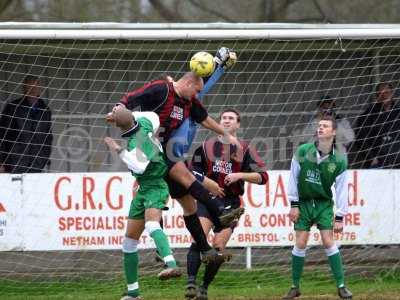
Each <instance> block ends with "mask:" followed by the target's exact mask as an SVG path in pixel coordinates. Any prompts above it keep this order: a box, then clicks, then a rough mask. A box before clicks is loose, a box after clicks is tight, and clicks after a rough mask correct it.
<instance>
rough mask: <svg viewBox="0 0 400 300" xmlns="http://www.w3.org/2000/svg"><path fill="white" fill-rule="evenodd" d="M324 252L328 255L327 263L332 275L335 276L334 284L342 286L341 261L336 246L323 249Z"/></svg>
mask: <svg viewBox="0 0 400 300" xmlns="http://www.w3.org/2000/svg"><path fill="white" fill-rule="evenodd" d="M325 253H326V255H327V256H328V260H329V265H330V267H331V270H332V274H333V277H334V278H335V281H336V286H337V287H338V288H339V287H343V286H344V272H343V263H342V257H341V256H340V252H339V249H338V247H337V246H336V245H335V246H333V247H331V248H329V249H325Z"/></svg>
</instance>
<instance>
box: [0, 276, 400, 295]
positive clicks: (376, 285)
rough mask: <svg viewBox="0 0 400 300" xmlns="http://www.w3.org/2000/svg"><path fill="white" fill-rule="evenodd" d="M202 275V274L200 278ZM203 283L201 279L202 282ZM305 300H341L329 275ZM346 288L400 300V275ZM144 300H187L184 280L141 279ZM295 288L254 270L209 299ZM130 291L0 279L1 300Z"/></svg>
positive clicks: (309, 282) (117, 284) (310, 283)
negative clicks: (185, 299) (185, 298)
mask: <svg viewBox="0 0 400 300" xmlns="http://www.w3.org/2000/svg"><path fill="white" fill-rule="evenodd" d="M200 276H201V275H200ZM199 278H201V277H199ZM302 283H303V284H302V294H303V296H302V297H301V298H300V299H338V297H337V296H336V288H335V284H334V282H333V280H332V279H331V277H330V274H325V273H321V272H319V273H318V272H309V271H307V272H306V273H305V276H304V277H303V280H302ZM347 286H348V287H349V288H350V289H351V291H352V292H353V294H354V299H363V300H365V299H371V300H378V299H385V300H392V299H397V300H399V299H400V272H398V271H393V272H385V273H380V274H374V275H373V276H371V274H369V275H368V276H366V275H360V274H353V275H351V276H348V277H347ZM140 287H141V292H142V296H143V298H144V299H145V300H159V299H160V300H161V299H184V296H183V295H184V288H185V279H184V278H181V279H178V280H172V281H164V282H161V281H159V280H157V279H156V277H155V276H154V275H145V276H142V278H141V280H140ZM289 287H290V274H289V273H287V272H285V273H282V272H280V271H277V270H271V269H259V270H252V271H243V270H239V271H238V270H222V271H221V272H220V273H219V274H218V275H217V278H216V280H215V281H214V282H213V284H212V285H211V287H210V290H209V299H210V300H211V299H218V300H228V299H229V300H234V299H235V300H239V299H242V300H244V299H246V300H248V299H252V300H270V299H280V298H281V297H282V296H283V295H284V294H285V293H286V292H287V290H288V289H289ZM124 289H125V283H124V279H123V277H121V276H117V277H114V278H112V279H110V280H104V279H102V280H85V279H82V278H79V279H76V280H73V281H71V280H69V281H68V282H62V281H46V282H31V281H28V282H27V281H26V280H24V279H21V278H20V279H9V280H4V279H3V280H1V279H0V299H5V300H17V299H34V300H42V299H74V300H81V299H82V300H83V299H85V300H87V299H104V300H108V299H110V300H111V299H113V300H114V299H119V298H120V296H121V294H122V292H123V291H124Z"/></svg>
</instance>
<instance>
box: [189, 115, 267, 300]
mask: <svg viewBox="0 0 400 300" xmlns="http://www.w3.org/2000/svg"><path fill="white" fill-rule="evenodd" d="M220 124H221V126H223V127H224V128H225V130H226V131H228V132H229V133H231V134H232V135H233V136H235V137H236V134H237V130H238V129H239V127H240V114H239V112H238V111H236V110H235V109H232V108H229V109H225V110H224V111H223V112H222V113H221V114H220ZM241 145H242V147H241V149H236V148H235V147H234V146H232V145H226V144H224V143H223V141H221V137H213V138H210V139H208V140H206V141H205V142H204V143H203V145H202V146H201V147H199V148H198V149H196V151H195V153H194V156H193V159H192V169H193V171H194V172H197V173H200V174H202V175H203V176H207V177H208V178H210V179H212V180H214V181H216V182H218V183H219V186H220V187H222V188H223V189H224V194H225V196H224V197H218V198H215V200H214V201H215V202H216V203H218V204H219V205H221V206H222V207H226V208H229V207H230V208H233V209H235V208H240V198H239V197H240V196H241V195H243V193H244V183H245V182H251V183H255V184H266V183H267V181H268V175H267V173H266V171H265V164H264V162H263V161H262V160H260V159H259V156H258V154H257V153H256V151H255V150H254V149H252V148H250V147H249V145H248V144H246V143H245V142H243V141H241ZM197 214H198V215H199V217H200V222H201V225H202V227H203V230H204V231H205V232H206V234H208V233H209V232H210V231H211V229H212V228H213V227H214V229H213V230H214V234H215V235H214V240H213V244H214V246H215V247H216V248H217V249H219V250H221V251H222V250H224V249H225V246H226V244H227V243H228V241H229V239H230V237H231V235H232V233H233V230H234V228H235V225H236V224H234V225H232V226H231V227H229V228H220V227H218V226H214V225H215V224H213V223H214V222H213V219H212V217H211V216H210V213H209V212H208V210H207V208H206V207H205V206H204V205H203V204H201V203H198V204H197ZM239 217H240V216H239ZM222 263H223V261H218V262H212V263H210V264H207V265H206V267H205V271H204V276H203V283H202V285H201V286H200V287H199V288H198V289H197V286H196V276H197V273H198V270H199V268H200V264H201V262H200V252H199V249H198V248H197V245H196V244H195V243H192V245H191V246H190V249H189V252H188V254H187V273H188V283H187V286H186V294H185V296H186V298H189V299H193V298H195V297H196V299H198V300H206V299H208V296H207V290H208V286H209V285H210V283H211V282H212V281H213V279H214V277H215V275H216V274H217V272H218V269H219V268H220V266H221V264H222Z"/></svg>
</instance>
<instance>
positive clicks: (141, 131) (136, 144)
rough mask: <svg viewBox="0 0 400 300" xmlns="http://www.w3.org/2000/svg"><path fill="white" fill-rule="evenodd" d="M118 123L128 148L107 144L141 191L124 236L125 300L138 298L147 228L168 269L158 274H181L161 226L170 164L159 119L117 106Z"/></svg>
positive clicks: (108, 140)
mask: <svg viewBox="0 0 400 300" xmlns="http://www.w3.org/2000/svg"><path fill="white" fill-rule="evenodd" d="M112 114H113V117H114V119H115V125H116V126H117V127H119V128H120V129H121V130H122V132H123V133H122V137H124V138H127V139H128V147H127V149H126V150H124V149H122V148H121V146H120V145H119V144H118V143H117V142H116V141H115V140H113V139H112V138H110V137H106V138H105V139H104V141H105V143H106V144H107V145H108V147H109V148H110V149H111V150H114V151H116V152H117V153H118V154H119V156H120V158H121V159H122V160H123V162H124V163H126V165H127V166H128V168H129V169H130V170H131V172H132V174H133V176H135V177H136V179H137V181H138V183H139V190H138V191H137V194H136V197H135V198H134V199H133V200H132V203H131V207H130V210H129V217H128V224H127V229H126V234H125V239H124V241H123V244H122V251H123V253H124V270H125V276H126V280H127V283H128V294H127V296H125V297H123V298H122V299H124V300H128V299H130V300H134V299H135V300H138V299H141V298H140V296H139V284H138V253H137V246H138V244H139V238H140V236H141V234H142V232H143V230H144V229H146V230H147V231H148V233H149V235H150V236H151V237H152V238H153V239H154V242H155V244H156V247H157V250H158V252H159V253H160V255H161V257H162V258H163V260H164V262H165V264H166V265H167V268H166V269H164V270H163V271H161V272H160V273H159V274H158V278H159V279H168V278H172V277H178V276H181V271H180V270H178V268H177V265H176V261H175V259H174V257H173V255H172V252H171V248H170V246H169V242H168V239H167V236H166V235H165V233H164V231H163V230H162V229H161V227H160V223H159V222H160V219H161V211H162V209H163V208H164V206H165V204H166V201H167V199H168V196H169V191H168V185H167V183H166V181H165V180H164V177H165V174H166V172H167V165H166V163H165V161H164V156H163V153H162V148H161V145H160V144H159V142H158V140H157V139H155V138H154V137H153V135H154V133H155V132H156V131H157V129H158V127H159V125H160V122H159V119H158V116H157V114H155V113H153V112H137V113H133V117H132V112H131V111H130V110H127V109H126V108H124V107H123V106H118V107H116V108H114V110H113V112H112Z"/></svg>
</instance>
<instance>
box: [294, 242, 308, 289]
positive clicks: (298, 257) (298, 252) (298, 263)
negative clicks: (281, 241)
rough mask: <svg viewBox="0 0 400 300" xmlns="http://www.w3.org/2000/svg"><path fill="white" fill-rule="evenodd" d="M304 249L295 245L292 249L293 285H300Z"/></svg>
mask: <svg viewBox="0 0 400 300" xmlns="http://www.w3.org/2000/svg"><path fill="white" fill-rule="evenodd" d="M305 256H306V249H300V248H297V247H296V246H294V247H293V250H292V281H293V287H300V279H301V275H302V273H303V268H304V258H305Z"/></svg>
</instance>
